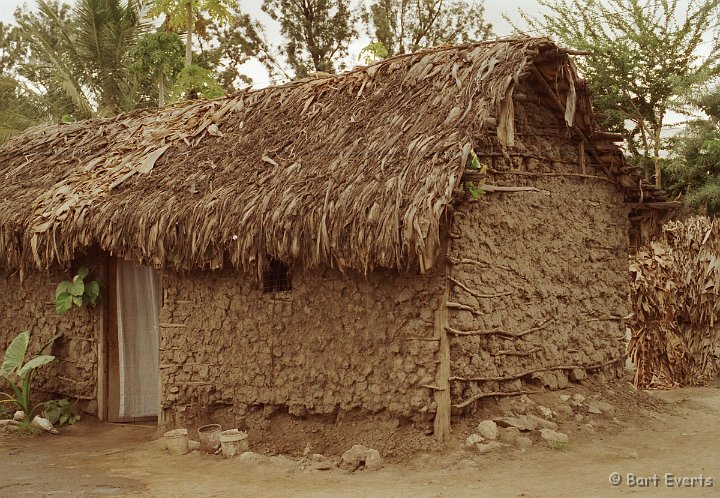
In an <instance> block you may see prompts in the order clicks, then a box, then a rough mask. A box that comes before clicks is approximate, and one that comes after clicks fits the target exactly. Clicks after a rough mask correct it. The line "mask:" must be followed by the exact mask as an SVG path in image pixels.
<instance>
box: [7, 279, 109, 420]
mask: <svg viewBox="0 0 720 498" xmlns="http://www.w3.org/2000/svg"><path fill="white" fill-rule="evenodd" d="M98 268H102V265H98ZM71 278H72V276H71V275H70V273H69V272H68V273H62V272H59V271H56V272H52V273H49V274H47V273H40V272H31V273H29V274H28V275H26V276H25V278H24V280H23V282H22V283H21V281H20V278H19V276H18V275H17V274H7V273H0V294H1V295H2V296H3V306H0V349H1V350H2V352H4V351H5V349H6V348H7V346H8V345H9V344H10V342H11V341H12V340H13V339H14V338H15V337H16V336H17V335H18V334H19V333H20V332H22V331H24V330H29V331H30V332H31V343H30V347H29V354H31V355H35V354H37V353H38V352H39V349H40V348H41V347H42V345H44V344H46V343H47V342H48V341H49V340H50V339H52V338H53V337H54V336H55V335H57V334H62V336H60V337H59V338H58V339H56V341H55V342H54V344H53V346H52V348H51V350H50V352H49V353H50V354H53V355H55V357H56V360H55V361H53V362H52V363H50V364H48V365H45V366H42V367H40V368H39V369H38V370H36V374H35V376H34V379H33V389H34V390H36V391H38V394H40V391H44V392H45V394H47V395H50V396H53V397H65V398H68V399H70V400H72V401H74V400H81V401H83V403H82V406H83V408H84V409H85V410H86V411H89V412H91V413H96V412H97V402H96V398H97V391H96V387H97V386H96V384H97V368H98V361H97V351H98V348H97V343H98V340H99V339H100V337H101V332H102V327H103V313H102V305H98V306H97V307H96V308H94V309H90V308H85V307H83V308H77V307H75V308H73V309H72V310H70V311H69V312H67V313H66V314H65V315H63V316H60V315H58V314H57V313H56V312H55V288H56V287H57V285H58V283H60V282H61V281H62V280H69V279H71ZM28 357H29V356H26V358H28ZM4 387H5V386H3V388H4Z"/></svg>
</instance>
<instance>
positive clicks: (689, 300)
mask: <svg viewBox="0 0 720 498" xmlns="http://www.w3.org/2000/svg"><path fill="white" fill-rule="evenodd" d="M630 275H631V278H632V292H631V304H632V306H633V311H634V313H635V316H634V318H633V320H632V322H631V324H630V326H631V331H632V335H631V339H630V343H629V345H628V352H629V354H630V357H631V358H632V360H633V361H634V363H635V366H636V373H635V384H636V385H637V386H639V387H651V386H658V387H663V386H672V385H693V384H699V383H703V382H705V381H706V380H708V379H711V378H714V377H716V376H717V375H718V374H720V324H717V323H716V322H717V319H718V316H719V315H720V222H719V221H716V220H710V219H709V218H705V217H696V218H691V219H689V220H687V221H685V222H671V223H668V224H666V225H665V226H664V227H663V235H662V237H661V239H660V240H657V241H655V242H652V243H651V244H650V245H648V246H645V247H643V248H642V249H641V250H639V251H638V253H637V254H636V255H635V256H633V257H631V259H630Z"/></svg>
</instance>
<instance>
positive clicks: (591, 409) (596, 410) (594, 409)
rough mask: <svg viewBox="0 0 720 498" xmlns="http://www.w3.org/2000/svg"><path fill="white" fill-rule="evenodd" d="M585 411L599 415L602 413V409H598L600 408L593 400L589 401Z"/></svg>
mask: <svg viewBox="0 0 720 498" xmlns="http://www.w3.org/2000/svg"><path fill="white" fill-rule="evenodd" d="M587 411H588V413H594V414H596V415H600V414H601V413H602V410H600V408H598V406H597V405H596V404H595V402H594V401H591V402H590V403H589V404H588V407H587Z"/></svg>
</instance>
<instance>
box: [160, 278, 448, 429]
mask: <svg viewBox="0 0 720 498" xmlns="http://www.w3.org/2000/svg"><path fill="white" fill-rule="evenodd" d="M443 285H444V273H442V272H441V271H436V272H430V273H428V274H426V275H419V274H415V273H409V274H399V273H397V272H391V271H377V272H373V273H371V274H370V275H368V276H367V277H365V276H362V275H357V274H353V273H348V274H347V275H342V274H340V273H339V272H337V271H334V270H330V269H325V270H311V271H307V272H306V271H302V270H300V271H295V272H293V274H292V290H291V291H287V292H272V293H263V291H262V289H260V288H259V287H258V285H257V284H256V283H253V282H251V281H250V279H249V278H248V277H246V276H245V275H241V274H237V273H233V272H230V271H222V272H214V273H209V272H206V273H192V274H176V273H172V272H165V273H163V274H162V286H163V307H162V310H161V317H160V322H161V324H160V331H161V332H160V334H161V340H160V384H161V386H162V393H161V405H162V409H163V410H162V414H161V420H160V422H161V424H167V425H172V424H185V425H192V424H196V423H200V422H201V421H204V420H216V421H227V422H228V423H230V422H235V423H237V424H241V423H242V421H243V419H244V418H245V417H246V416H247V415H248V413H250V412H256V411H257V410H263V411H264V412H265V413H268V414H269V413H274V412H275V411H277V410H287V411H288V412H289V413H291V414H293V415H296V416H304V415H305V414H311V413H312V414H333V415H341V412H348V411H350V410H354V409H359V410H361V411H365V412H371V413H377V412H382V411H387V412H389V413H390V414H391V415H392V416H394V417H408V418H413V419H415V420H418V419H420V420H425V421H428V420H432V417H433V413H434V411H435V406H434V401H433V393H432V390H431V389H428V388H426V387H421V386H422V385H423V384H425V385H431V384H433V383H434V381H435V373H436V369H437V365H436V349H437V341H436V340H433V339H432V338H433V334H434V314H435V311H436V310H437V308H438V305H439V302H440V301H439V300H440V296H441V294H442V292H441V289H442V288H443Z"/></svg>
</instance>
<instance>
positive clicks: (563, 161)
mask: <svg viewBox="0 0 720 498" xmlns="http://www.w3.org/2000/svg"><path fill="white" fill-rule="evenodd" d="M522 91H523V93H524V95H528V96H530V98H528V99H524V100H523V101H522V102H516V104H515V115H516V120H515V121H516V145H517V147H515V148H514V149H512V150H510V151H508V152H503V151H502V149H501V147H500V145H499V144H498V143H497V142H496V141H494V140H492V141H491V140H487V139H486V138H485V139H482V138H479V139H478V140H479V142H480V144H479V145H478V146H476V148H475V150H476V152H477V154H478V156H479V159H480V161H481V162H483V163H485V164H487V165H488V166H489V168H490V175H489V177H488V179H487V183H488V184H493V185H501V186H513V187H516V186H520V187H535V188H537V189H539V191H520V192H512V193H509V192H507V193H506V192H503V193H488V194H487V195H485V196H483V197H481V198H480V199H479V200H478V201H468V202H464V203H462V204H460V205H458V206H456V208H455V210H454V216H453V228H452V232H453V237H454V238H453V240H452V248H451V253H450V254H451V257H450V258H449V263H450V265H449V278H450V282H449V283H450V293H449V306H448V325H449V327H448V331H449V334H448V335H449V340H450V359H451V369H450V370H451V372H450V385H451V397H452V402H453V404H454V405H455V406H456V408H457V407H458V406H459V407H460V408H464V407H466V406H467V407H470V409H472V406H474V404H475V403H474V402H473V400H476V399H482V397H483V395H484V394H487V393H491V392H502V393H511V392H520V391H533V390H537V389H541V388H544V387H545V388H551V389H557V388H562V387H565V386H566V385H567V384H568V381H569V380H570V381H579V380H582V379H584V378H585V377H586V376H587V375H588V374H591V373H599V374H601V375H606V376H607V375H609V376H614V375H616V373H617V372H618V371H619V370H620V369H621V368H622V365H623V362H622V361H621V359H622V357H623V352H624V333H625V325H624V323H623V322H622V320H621V319H620V317H624V316H626V315H627V313H628V302H627V298H628V291H629V287H628V281H627V255H628V228H629V226H628V212H627V210H626V208H625V207H624V205H623V195H622V193H621V192H620V191H619V189H618V188H617V187H616V186H615V185H613V184H612V183H611V182H610V181H608V180H607V179H606V178H607V177H606V176H605V175H604V173H603V172H602V171H600V170H599V169H596V168H595V167H594V166H593V165H592V163H591V159H590V156H589V155H586V157H585V158H584V159H585V161H586V164H585V171H584V172H583V171H582V165H581V163H580V155H579V154H580V151H581V150H582V149H580V148H579V145H578V142H577V141H576V140H573V139H571V138H570V137H569V133H568V131H567V128H566V127H565V125H564V123H562V122H561V121H560V120H559V119H558V117H557V113H555V112H553V111H551V110H550V109H547V108H545V107H541V106H540V105H539V104H538V103H532V101H533V100H535V101H536V102H537V99H533V98H532V97H533V92H532V89H530V88H523V89H522ZM560 119H561V118H560ZM583 174H584V175H586V176H580V175H583ZM574 175H577V176H574ZM591 177H596V178H591Z"/></svg>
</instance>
